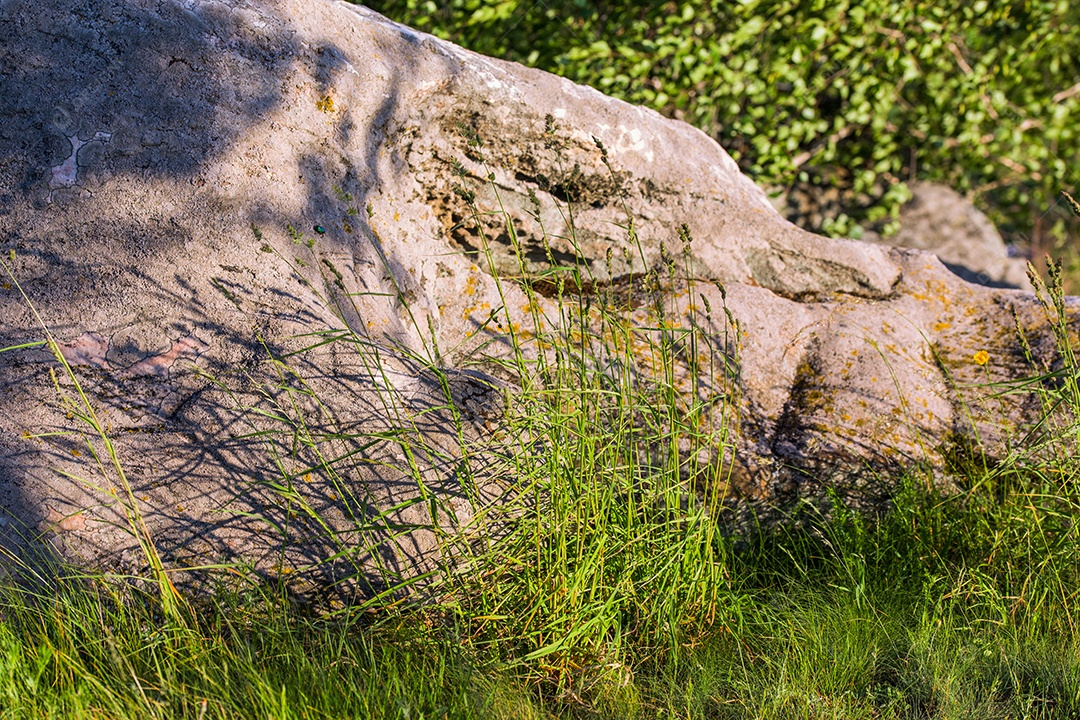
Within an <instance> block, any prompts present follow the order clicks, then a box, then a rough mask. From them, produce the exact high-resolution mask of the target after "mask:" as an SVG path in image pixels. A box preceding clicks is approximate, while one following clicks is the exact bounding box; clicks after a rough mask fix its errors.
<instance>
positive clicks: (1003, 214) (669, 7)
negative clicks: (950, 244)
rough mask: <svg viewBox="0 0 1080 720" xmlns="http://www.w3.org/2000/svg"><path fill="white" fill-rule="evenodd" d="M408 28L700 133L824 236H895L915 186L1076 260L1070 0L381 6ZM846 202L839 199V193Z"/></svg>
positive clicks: (382, 1)
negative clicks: (798, 205)
mask: <svg viewBox="0 0 1080 720" xmlns="http://www.w3.org/2000/svg"><path fill="white" fill-rule="evenodd" d="M366 4H367V5H369V6H370V7H371V8H372V9H374V10H376V11H377V12H380V13H382V14H384V15H387V16H388V17H390V18H392V19H394V20H397V21H399V22H402V23H405V24H407V25H410V26H412V27H414V28H417V29H420V30H424V31H426V32H429V33H432V34H434V35H437V36H439V37H442V38H446V39H448V40H451V41H453V42H455V43H458V44H460V45H463V46H465V47H467V48H470V49H472V50H475V51H477V52H480V53H483V54H485V55H490V56H493V57H499V58H504V59H507V60H514V61H516V62H520V63H524V64H526V65H530V66H533V67H537V68H541V69H543V70H547V71H550V72H554V73H557V74H559V75H562V76H565V77H567V78H570V79H571V80H574V81H575V82H579V83H584V84H587V85H592V86H593V87H596V88H598V89H599V90H601V91H603V92H605V93H607V94H609V95H612V96H615V97H618V98H622V99H624V100H627V101H630V102H633V103H637V104H641V105H646V106H649V107H652V108H654V109H656V110H658V111H660V112H661V113H663V114H665V115H668V116H671V117H676V118H680V119H683V120H686V121H687V122H690V123H693V124H694V125H696V126H698V127H699V128H701V129H702V130H704V131H705V132H707V133H709V134H710V135H712V136H713V137H715V138H716V139H717V140H718V141H719V142H720V144H721V145H723V146H724V148H725V149H726V150H727V151H728V152H729V153H731V155H732V156H733V157H734V158H735V159H736V160H737V161H738V163H739V165H740V166H741V167H742V169H743V171H744V172H745V173H747V174H748V175H750V176H751V177H753V178H754V179H755V180H756V181H757V182H758V183H759V184H760V185H762V186H764V187H766V188H768V189H770V190H771V191H773V192H775V193H785V194H786V193H790V192H792V191H794V190H799V191H800V194H801V195H803V196H805V194H806V191H807V190H808V189H809V190H810V191H811V192H813V191H817V192H819V193H821V192H823V191H824V192H828V194H829V196H830V197H832V198H836V197H837V196H839V198H840V202H839V203H833V208H832V211H831V212H829V213H827V216H826V217H823V218H821V219H820V220H818V221H817V222H818V225H819V226H818V227H812V228H810V229H814V230H817V231H819V232H825V233H827V234H831V235H838V236H843V235H847V236H854V237H857V236H858V235H859V234H860V233H861V231H862V229H863V228H873V229H874V230H877V231H883V232H884V233H886V234H888V233H889V232H890V230H891V229H892V228H891V227H890V224H891V222H892V220H893V219H894V218H895V217H896V213H897V210H898V208H899V205H900V204H901V203H902V202H903V201H904V200H905V199H906V198H907V197H908V196H909V195H908V191H907V186H906V183H910V182H911V181H913V180H915V179H919V180H934V181H940V182H944V183H946V184H948V185H950V186H952V187H953V188H955V189H957V190H960V191H961V192H965V193H967V194H969V195H970V196H971V197H972V199H973V200H974V201H975V203H976V204H977V205H978V206H979V207H980V208H981V209H983V210H984V211H986V212H988V213H989V214H990V216H991V219H992V220H993V221H994V222H995V224H997V225H998V227H999V229H1000V230H1001V231H1002V233H1003V235H1004V236H1005V239H1006V241H1007V242H1010V243H1012V244H1013V245H1015V246H1017V247H1018V248H1020V249H1022V250H1023V251H1025V252H1031V253H1033V254H1035V255H1036V256H1041V254H1042V253H1044V252H1047V251H1051V252H1054V253H1055V254H1066V255H1072V256H1073V257H1074V258H1075V257H1076V253H1075V250H1072V249H1071V248H1070V247H1069V246H1068V242H1067V238H1068V237H1069V235H1070V233H1071V232H1072V231H1074V230H1075V229H1076V228H1074V227H1070V223H1074V222H1075V220H1074V219H1072V216H1071V214H1070V213H1069V212H1068V209H1067V206H1066V204H1065V203H1064V202H1063V201H1062V200H1061V196H1060V192H1061V191H1062V190H1068V191H1069V192H1072V193H1073V194H1074V195H1075V194H1077V190H1078V184H1080V183H1078V177H1080V162H1078V159H1080V158H1078V150H1080V139H1078V135H1077V129H1076V123H1075V121H1074V117H1075V113H1076V111H1077V109H1078V107H1080V4H1076V3H1072V2H1068V1H1066V0H1012V1H999V0H932V1H927V0H737V1H736V0H732V1H730V2H720V1H714V2H710V3H705V2H701V3H677V2H623V1H614V2H586V1H585V0H496V1H494V2H482V1H481V0H448V1H446V2H439V3H435V2H430V1H428V0H370V1H369V2H367V3H366ZM830 189H831V190H830Z"/></svg>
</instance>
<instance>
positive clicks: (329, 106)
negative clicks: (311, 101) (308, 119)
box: [315, 95, 334, 113]
mask: <svg viewBox="0 0 1080 720" xmlns="http://www.w3.org/2000/svg"><path fill="white" fill-rule="evenodd" d="M315 107H316V108H317V109H318V110H319V112H324V113H332V112H334V98H332V97H330V96H329V95H327V96H325V97H323V98H322V99H321V100H318V101H317V102H316V103H315Z"/></svg>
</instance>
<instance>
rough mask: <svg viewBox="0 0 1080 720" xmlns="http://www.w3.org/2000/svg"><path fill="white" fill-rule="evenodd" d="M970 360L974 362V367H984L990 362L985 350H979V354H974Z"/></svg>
mask: <svg viewBox="0 0 1080 720" xmlns="http://www.w3.org/2000/svg"><path fill="white" fill-rule="evenodd" d="M972 360H974V361H975V364H976V365H985V364H986V363H988V362H990V353H988V352H986V351H985V350H980V351H979V352H977V353H975V357H973V358H972Z"/></svg>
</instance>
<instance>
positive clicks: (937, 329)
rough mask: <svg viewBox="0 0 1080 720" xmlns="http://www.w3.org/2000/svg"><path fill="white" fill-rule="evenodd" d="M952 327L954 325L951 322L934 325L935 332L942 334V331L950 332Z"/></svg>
mask: <svg viewBox="0 0 1080 720" xmlns="http://www.w3.org/2000/svg"><path fill="white" fill-rule="evenodd" d="M951 327H952V323H949V322H936V323H934V332H941V331H942V330H948V329H949V328H951Z"/></svg>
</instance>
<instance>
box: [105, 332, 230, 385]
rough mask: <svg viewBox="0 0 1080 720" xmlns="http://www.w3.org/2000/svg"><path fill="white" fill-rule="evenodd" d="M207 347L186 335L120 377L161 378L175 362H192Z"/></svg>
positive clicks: (128, 369) (192, 336)
mask: <svg viewBox="0 0 1080 720" xmlns="http://www.w3.org/2000/svg"><path fill="white" fill-rule="evenodd" d="M209 347H210V346H209V345H207V344H206V343H204V342H203V341H202V340H200V339H199V338H197V337H195V336H194V335H188V336H187V337H185V338H180V339H179V340H177V341H176V342H174V343H173V345H172V347H171V348H169V350H168V351H166V352H163V353H161V354H160V355H153V356H151V357H148V358H146V359H145V360H140V361H139V362H137V363H135V364H134V365H132V366H131V367H129V368H127V369H126V370H124V371H122V372H121V373H120V375H121V376H123V377H144V376H147V375H153V376H156V377H161V376H163V375H167V374H168V372H169V370H170V369H171V368H172V366H173V365H174V364H176V361H177V360H181V359H184V360H194V359H195V358H197V357H198V356H199V355H202V354H203V353H204V352H206V350H207V349H208V348H209Z"/></svg>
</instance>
